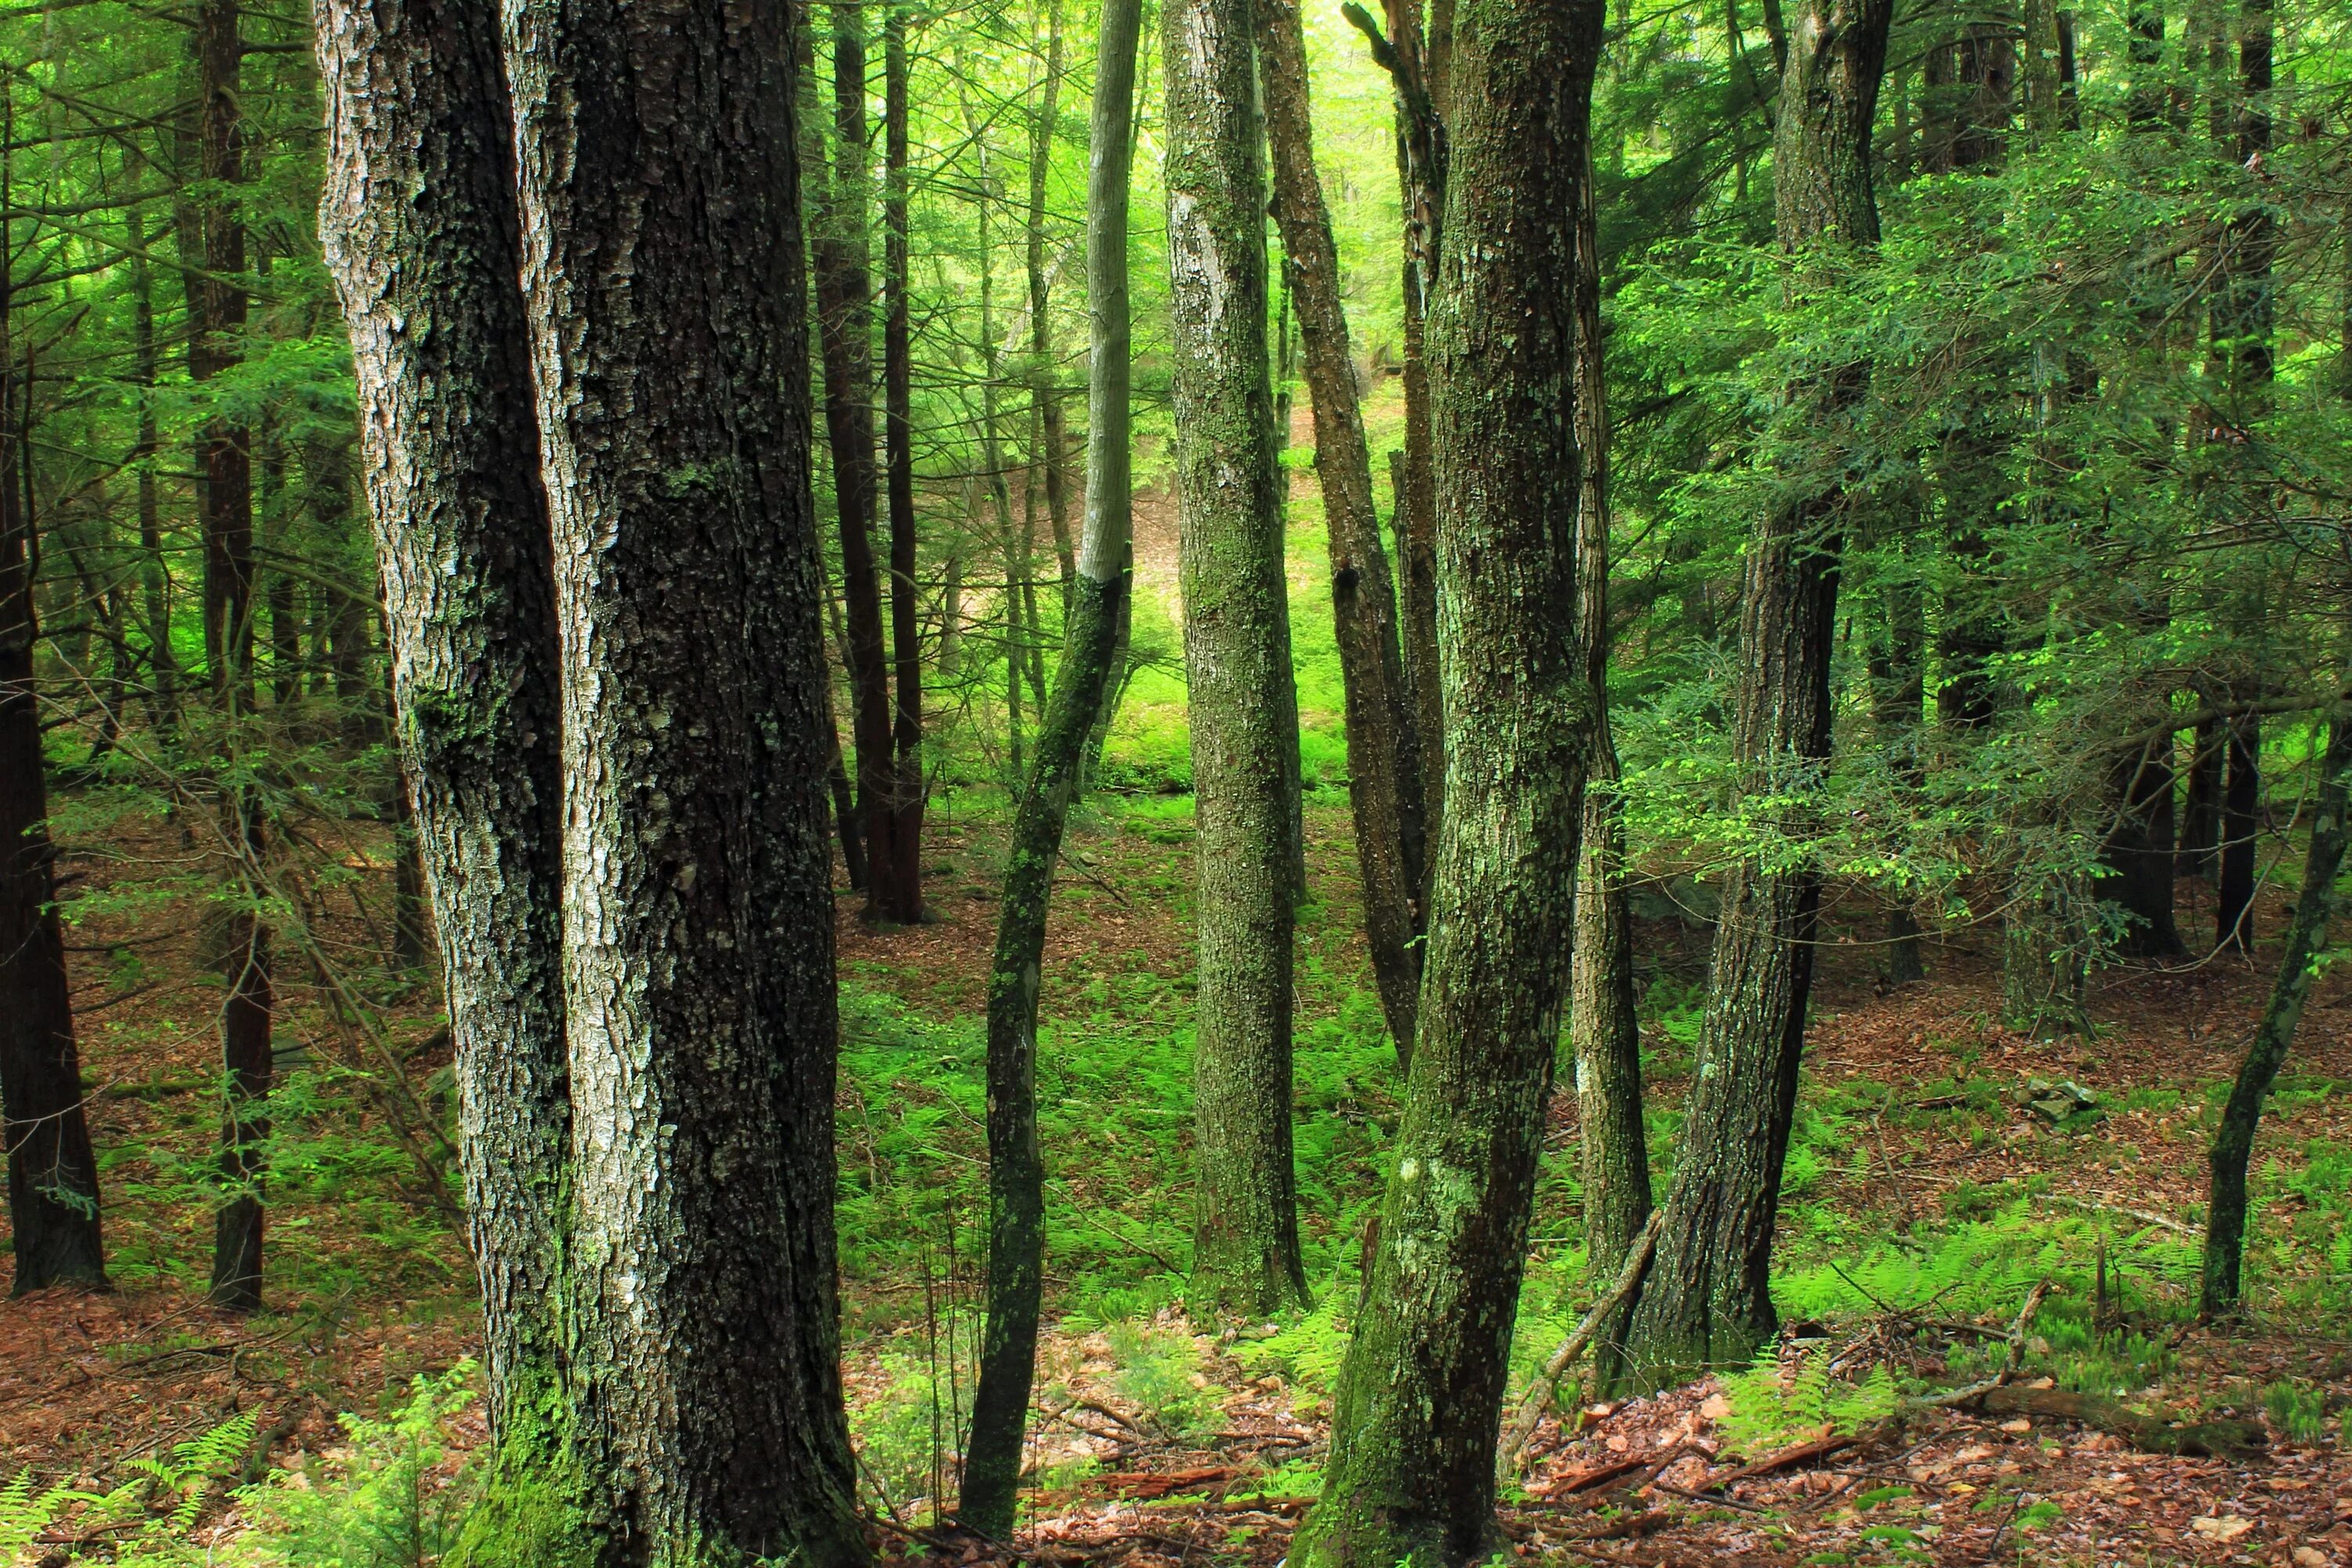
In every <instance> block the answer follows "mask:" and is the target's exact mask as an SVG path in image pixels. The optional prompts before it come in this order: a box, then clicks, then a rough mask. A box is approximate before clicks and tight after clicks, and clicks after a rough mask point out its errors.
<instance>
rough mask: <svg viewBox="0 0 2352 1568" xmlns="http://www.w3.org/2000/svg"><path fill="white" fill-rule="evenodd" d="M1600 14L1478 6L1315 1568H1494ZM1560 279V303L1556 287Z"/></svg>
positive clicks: (1567, 849)
mask: <svg viewBox="0 0 2352 1568" xmlns="http://www.w3.org/2000/svg"><path fill="white" fill-rule="evenodd" d="M1602 19H1603V11H1602V6H1601V5H1600V4H1598V3H1586V4H1578V5H1533V4H1528V3H1526V0H1469V3H1468V4H1466V5H1464V6H1463V7H1462V8H1461V9H1460V11H1459V12H1458V13H1457V15H1456V18H1455V32H1454V58H1453V70H1454V84H1453V92H1454V103H1455V105H1456V110H1455V113H1454V170H1453V178H1452V179H1451V181H1450V182H1449V186H1448V197H1447V207H1446V214H1445V241H1444V252H1443V256H1442V260H1441V265H1440V268H1439V275H1438V285H1437V288H1436V289H1434V290H1433V299H1432V305H1433V309H1432V312H1431V316H1430V321H1429V328H1430V350H1431V370H1432V372H1433V376H1434V379H1435V382H1436V386H1437V402H1436V408H1435V420H1434V430H1433V434H1434V436H1435V451H1436V455H1437V461H1438V476H1437V493H1438V504H1439V510H1438V527H1437V542H1438V549H1439V554H1438V563H1439V572H1440V590H1441V591H1440V597H1439V602H1440V605H1441V607H1442V611H1443V614H1442V616H1441V619H1440V622H1439V629H1440V632H1441V634H1442V635H1443V637H1444V644H1443V647H1442V652H1443V656H1444V671H1445V690H1444V704H1445V713H1446V717H1447V721H1448V723H1449V725H1450V726H1451V730H1450V733H1449V737H1448V739H1449V743H1448V746H1447V749H1446V769H1447V779H1446V791H1445V812H1444V823H1443V826H1442V827H1441V829H1440V833H1439V837H1438V847H1437V855H1436V875H1435V879H1434V884H1433V886H1434V900H1433V908H1432V918H1431V921H1430V935H1429V952H1428V957H1427V960H1426V963H1425V968H1424V972H1423V983H1422V994H1421V1010H1420V1017H1419V1029H1420V1033H1419V1037H1418V1041H1417V1043H1416V1045H1415V1047H1414V1050H1413V1058H1412V1070H1411V1072H1410V1073H1409V1074H1408V1075H1407V1079H1406V1085H1405V1102H1404V1110H1403V1113H1402V1121H1401V1124H1400V1126H1399V1129H1398V1132H1397V1137H1396V1150H1395V1161H1396V1163H1395V1164H1394V1165H1393V1166H1392V1167H1391V1171H1390V1175H1389V1180H1388V1186H1387V1191H1386V1194H1385V1195H1384V1197H1383V1199H1382V1204H1381V1223H1380V1238H1379V1243H1378V1246H1377V1247H1376V1248H1375V1251H1374V1255H1373V1258H1372V1260H1371V1266H1370V1279H1369V1280H1368V1283H1367V1287H1366V1292H1365V1302H1364V1307H1363V1310H1362V1312H1361V1314H1360V1318H1359V1321H1358V1322H1357V1325H1356V1331H1355V1335H1354V1338H1353V1340H1352V1341H1351V1342H1350V1343H1349V1349H1348V1357H1347V1362H1346V1364H1345V1367H1344V1369H1343V1371H1342V1373H1341V1374H1340V1382H1339V1398H1338V1413H1337V1415H1336V1417H1335V1419H1334V1424H1333V1437H1332V1452H1331V1459H1330V1463H1329V1465H1328V1472H1327V1473H1328V1479H1327V1481H1326V1484H1325V1488H1324V1492H1323V1497H1322V1500H1320V1501H1319V1502H1318V1504H1317V1505H1316V1507H1315V1509H1314V1510H1313V1512H1311V1513H1310V1514H1309V1515H1308V1517H1307V1521H1306V1522H1305V1524H1304V1525H1303V1526H1302V1527H1301V1530H1300V1532H1299V1535H1298V1537H1297V1540H1296V1541H1295V1542H1293V1545H1292V1552H1291V1560H1292V1561H1293V1562H1294V1563H1298V1564H1301V1565H1310V1564H1311V1565H1314V1568H1325V1565H1332V1564H1348V1565H1350V1568H1374V1565H1377V1568H1391V1564H1393V1563H1398V1562H1400V1561H1402V1559H1404V1558H1405V1557H1407V1556H1408V1555H1410V1556H1411V1558H1412V1561H1413V1562H1415V1563H1429V1564H1432V1565H1437V1564H1447V1565H1453V1564H1461V1563H1472V1562H1478V1561H1483V1560H1484V1559H1485V1558H1486V1556H1487V1554H1488V1553H1489V1552H1492V1551H1493V1550H1494V1549H1495V1548H1496V1546H1497V1545H1498V1544H1499V1542H1498V1539H1497V1534H1496V1525H1495V1518H1494V1502H1495V1449H1496V1440H1497V1436H1498V1428H1499V1424H1500V1421H1501V1417H1502V1402H1503V1394H1504V1385H1505V1379H1506V1375H1507V1368H1508V1360H1509V1357H1508V1352H1509V1349H1510V1343H1511V1331H1512V1327H1513V1324H1514V1322H1515V1321H1516V1317H1517V1306H1518V1292H1519V1284H1520V1279H1521V1275H1522V1272H1523V1270H1524V1268H1525V1258H1526V1244H1527V1231H1528V1216H1529V1215H1530V1213H1531V1211H1532V1208H1533V1203H1534V1194H1535V1183H1536V1175H1537V1169H1538V1160H1539V1157H1540V1153H1541V1150H1542V1142H1543V1127H1544V1108H1545V1104H1546V1101H1547V1100H1548V1098H1549V1092H1550V1088H1551V1074H1552V1058H1553V1053H1554V1051H1555V1049H1556V1048H1557V1047H1558V1044H1559V1024H1560V1007H1561V1005H1562V1003H1563V1002H1564V1001H1565V1000H1566V999H1567V997H1566V993H1567V990H1568V984H1569V960H1570V942H1571V939H1572V933H1571V925H1572V921H1571V905H1572V903H1573V902H1574V899H1573V893H1574V889H1575V883H1576V876H1577V871H1578V866H1579V848H1580V832H1581V821H1580V818H1581V816H1582V812H1583V805H1584V784H1585V774H1586V770H1587V768H1588V766H1589V764H1590V762H1591V756H1592V752H1593V750H1594V747H1595V743H1596V742H1597V739H1598V731H1599V716H1598V713H1597V711H1596V707H1597V704H1596V701H1595V693H1594V691H1593V688H1592V679H1591V658H1592V650H1591V643H1590V638H1589V637H1588V636H1587V634H1586V632H1585V631H1584V629H1583V628H1582V627H1581V626H1580V620H1581V616H1580V609H1581V600H1582V596H1583V595H1584V593H1585V592H1586V589H1587V584H1586V583H1585V581H1584V580H1583V576H1582V574H1581V573H1580V563H1579V554H1580V548H1579V546H1580V535H1581V533H1582V531H1583V530H1584V528H1585V526H1586V524H1585V521H1584V510H1585V509H1584V497H1583V493H1582V492H1583V466H1582V454H1581V452H1580V442H1581V440H1582V439H1583V438H1584V437H1585V436H1586V428H1585V424H1584V420H1583V416H1582V413H1581V411H1580V408H1579V406H1578V405H1579V402H1580V374H1579V366H1578V352H1577V350H1578V341H1579V337H1580V331H1579V326H1578V316H1579V313H1580V312H1579V305H1578V299H1577V294H1578V290H1577V289H1576V288H1575V286H1574V279H1576V278H1577V275H1578V266H1579V250H1580V238H1579V230H1580V209H1581V207H1582V205H1583V201H1582V194H1581V189H1580V187H1581V186H1582V184H1583V183H1584V181H1585V179H1586V175H1587V169H1588V153H1587V135H1588V128H1589V123H1590V110H1591V85H1592V77H1593V70H1594V67H1595V64H1596V63H1597V59H1598V57H1599V53H1600V47H1601V24H1602ZM1563 280H1567V283H1568V286H1566V287H1563V286H1562V284H1563Z"/></svg>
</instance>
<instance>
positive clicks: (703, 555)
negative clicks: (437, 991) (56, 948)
mask: <svg viewBox="0 0 2352 1568" xmlns="http://www.w3.org/2000/svg"><path fill="white" fill-rule="evenodd" d="M792 32H793V28H792V26H791V22H790V19H789V16H788V12H787V9H786V7H785V5H783V4H782V3H780V0H739V3H737V4H733V5H728V6H725V7H715V6H705V5H690V4H688V3H687V0H656V3H655V4H650V5H647V4H624V3H623V0H509V5H507V7H506V12H505V40H504V42H505V62H506V71H507V79H508V81H509V84H510V86H511V90H512V92H513V94H514V115H515V121H516V135H515V145H516V148H517V153H518V164H519V167H518V171H517V173H518V180H517V184H518V188H519V191H520V235H521V241H522V246H521V250H522V267H521V279H522V288H523V295H524V300H525V313H526V319H527V321H528V322H529V326H530V347H531V353H532V369H533V381H534V384H535V390H536V393H537V405H538V411H539V424H540V434H541V466H542V471H543V473H544V475H545V479H546V491H547V495H548V498H549V508H550V514H551V529H552V534H553V539H554V546H555V548H554V559H555V563H556V570H555V601H556V614H557V620H558V624H559V626H560V628H561V635H560V640H559V649H560V654H559V659H560V663H559V688H560V692H561V703H562V708H561V711H562V735H563V747H564V763H565V773H564V800H563V821H564V846H563V865H564V887H563V894H564V901H563V918H564V933H563V934H564V962H563V970H564V995H565V1012H566V1017H565V1026H566V1032H567V1042H566V1043H567V1060H568V1065H569V1070H570V1079H571V1087H572V1129H571V1134H572V1135H571V1142H570V1146H569V1155H570V1160H571V1165H572V1199H573V1208H572V1226H571V1233H570V1237H569V1239H568V1247H567V1251H566V1255H565V1279H564V1281H563V1289H564V1292H565V1308H566V1312H567V1316H568V1317H569V1318H570V1319H571V1321H572V1322H574V1323H575V1324H576V1325H577V1327H576V1331H575V1337H574V1342H573V1344H572V1365H571V1368H570V1372H571V1380H570V1386H569V1388H568V1389H567V1398H566V1401H565V1414H566V1417H567V1419H568V1422H569V1426H570V1428H571V1430H570V1433H569V1436H570V1440H571V1447H570V1449H569V1452H570V1453H572V1455H573V1456H574V1458H575V1459H576V1463H577V1466H578V1469H579V1474H580V1475H581V1477H583V1479H585V1481H586V1483H587V1487H586V1490H585V1502H586V1510H585V1511H586V1514H587V1521H588V1524H589V1526H590V1529H591V1531H592V1538H593V1542H594V1548H595V1552H594V1554H595V1557H596V1559H597V1560H598V1561H599V1562H600V1563H616V1564H617V1563H625V1564H631V1565H635V1564H640V1563H655V1562H658V1563H664V1564H686V1563H713V1564H716V1563H734V1562H738V1561H740V1560H741V1559H742V1558H744V1557H755V1556H756V1557H774V1558H785V1559H789V1560H792V1561H793V1562H795V1563H809V1564H812V1565H823V1564H836V1563H862V1562H863V1561H865V1559H866V1544H865V1541H864V1537H863V1532H862V1530H861V1528H860V1526H859V1524H858V1521H857V1516H856V1507H855V1503H854V1500H853V1499H854V1491H855V1487H854V1479H855V1472H854V1467H853V1461H852V1458H851V1453H850V1447H849V1438H848V1430H847V1423H846V1421H845V1416H844V1414H843V1406H842V1390H841V1383H840V1366H839V1339H838V1336H839V1328H838V1321H837V1315H838V1302H837V1299H836V1296H835V1242H834V1228H833V1196H834V1184H835V1161H834V1145H833V1098H834V1087H835V1034H836V1029H837V1024H838V1021H837V1016H836V1007H835V975H834V963H833V895H832V889H831V886H830V882H831V878H830V875H829V871H830V867H829V861H828V854H827V845H826V838H827V834H826V825H825V805H824V793H825V773H826V763H827V761H828V752H827V747H826V743H825V739H826V722H825V720H826V712H827V706H826V681H825V674H824V669H825V660H824V631H823V609H822V606H823V605H824V574H823V564H822V557H821V554H820V552H819V549H818V545H817V536H816V529H815V520H814V505H813V501H812V498H811V495H810V491H809V459H810V454H811V434H810V428H809V408H808V403H807V383H806V380H805V374H804V370H803V366H804V365H805V363H806V361H805V358H804V355H805V353H806V348H807V345H806V342H805V340H804V331H803V310H804V304H805V294H804V287H805V285H804V281H803V272H802V267H803V257H802V250H801V238H800V190H799V180H798V174H797V171H796V168H795V163H794V139H793V96H794V95H793V76H794V69H793V66H794V61H795V58H796V54H795V50H794V48H793V38H792V37H791V35H792ZM861 121H862V116H861ZM866 428H867V429H868V430H869V431H870V429H871V422H870V413H869V415H868V417H867V423H866ZM869 455H870V454H869ZM862 515H863V514H861V519H862ZM885 729H886V733H885V735H884V738H883V744H884V745H885V746H887V743H888V742H887V724H886V726H885ZM877 880H878V879H877Z"/></svg>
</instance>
